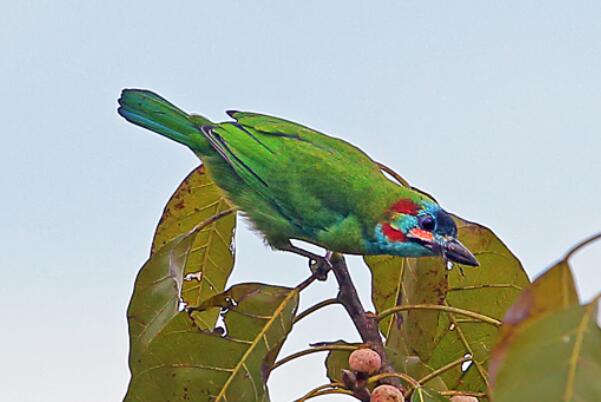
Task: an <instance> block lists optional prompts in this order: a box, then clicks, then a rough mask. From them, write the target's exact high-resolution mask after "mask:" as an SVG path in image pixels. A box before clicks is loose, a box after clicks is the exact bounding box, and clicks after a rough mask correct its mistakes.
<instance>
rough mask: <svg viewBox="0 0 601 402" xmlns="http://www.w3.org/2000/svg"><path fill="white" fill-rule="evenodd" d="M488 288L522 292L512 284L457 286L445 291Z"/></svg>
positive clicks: (520, 288) (519, 287)
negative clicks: (510, 289)
mask: <svg viewBox="0 0 601 402" xmlns="http://www.w3.org/2000/svg"><path fill="white" fill-rule="evenodd" d="M488 288H512V289H516V290H524V288H522V287H521V286H518V285H514V284H513V283H483V284H481V285H469V286H458V287H455V288H449V289H448V290H447V291H448V292H456V291H460V290H475V289H488Z"/></svg>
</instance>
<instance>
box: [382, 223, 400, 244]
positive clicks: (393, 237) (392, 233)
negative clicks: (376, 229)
mask: <svg viewBox="0 0 601 402" xmlns="http://www.w3.org/2000/svg"><path fill="white" fill-rule="evenodd" d="M382 233H384V236H386V238H387V239H388V240H390V241H398V242H402V241H405V235H404V234H403V232H401V231H400V230H397V229H395V228H393V227H392V226H390V224H389V223H383V224H382Z"/></svg>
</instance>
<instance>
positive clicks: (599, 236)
mask: <svg viewBox="0 0 601 402" xmlns="http://www.w3.org/2000/svg"><path fill="white" fill-rule="evenodd" d="M599 239H601V233H597V234H595V235H592V236H591V237H589V238H588V239H585V240H583V241H581V242H580V243H578V244H576V245H575V246H574V247H572V249H571V250H570V251H568V252H567V254H566V255H565V257H563V259H562V261H567V260H569V259H570V257H571V256H573V255H574V253H576V252H577V251H578V250H580V249H581V248H582V247H584V246H587V245H588V244H590V243H592V242H594V241H596V240H599Z"/></svg>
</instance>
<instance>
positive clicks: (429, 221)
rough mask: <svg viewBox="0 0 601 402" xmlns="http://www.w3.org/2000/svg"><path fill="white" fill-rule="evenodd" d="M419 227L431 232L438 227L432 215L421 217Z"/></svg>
mask: <svg viewBox="0 0 601 402" xmlns="http://www.w3.org/2000/svg"><path fill="white" fill-rule="evenodd" d="M419 227H420V228H422V229H424V230H427V231H428V232H431V231H433V230H434V228H435V227H436V222H434V218H432V216H430V215H424V216H422V217H420V218H419Z"/></svg>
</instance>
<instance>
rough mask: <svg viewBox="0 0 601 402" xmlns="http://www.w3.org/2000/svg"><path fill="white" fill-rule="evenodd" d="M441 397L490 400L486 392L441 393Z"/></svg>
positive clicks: (453, 391) (452, 391)
mask: <svg viewBox="0 0 601 402" xmlns="http://www.w3.org/2000/svg"><path fill="white" fill-rule="evenodd" d="M440 395H442V396H456V395H461V396H473V397H476V398H488V395H487V394H486V393H485V392H470V391H455V390H451V391H440Z"/></svg>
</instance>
